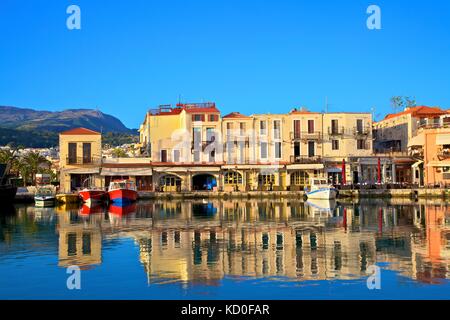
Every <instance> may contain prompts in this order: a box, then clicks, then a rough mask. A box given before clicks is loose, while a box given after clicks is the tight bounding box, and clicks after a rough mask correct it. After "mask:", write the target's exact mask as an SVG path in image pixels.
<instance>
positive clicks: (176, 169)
mask: <svg viewBox="0 0 450 320" xmlns="http://www.w3.org/2000/svg"><path fill="white" fill-rule="evenodd" d="M153 170H154V171H155V172H162V173H164V172H194V173H196V172H219V171H220V167H154V168H153Z"/></svg>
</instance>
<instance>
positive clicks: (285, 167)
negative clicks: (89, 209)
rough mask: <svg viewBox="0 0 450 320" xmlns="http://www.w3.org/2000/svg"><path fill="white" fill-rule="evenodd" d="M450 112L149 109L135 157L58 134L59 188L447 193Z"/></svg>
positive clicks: (78, 135) (77, 133) (88, 138)
mask: <svg viewBox="0 0 450 320" xmlns="http://www.w3.org/2000/svg"><path fill="white" fill-rule="evenodd" d="M449 124H450V114H449V112H448V111H446V110H443V109H440V108H437V107H427V106H417V107H410V108H406V109H405V110H404V111H402V112H399V113H396V114H390V115H387V116H386V117H385V119H383V120H381V121H379V122H373V119H372V114H371V113H358V112H334V113H318V112H310V111H307V110H305V109H299V110H297V109H294V110H292V111H291V112H289V113H286V114H255V115H244V114H241V113H239V112H232V113H230V114H227V115H224V116H222V115H221V112H220V110H219V109H218V108H217V106H216V104H215V103H192V104H181V103H180V104H177V105H174V106H172V105H164V106H160V107H158V108H157V109H154V110H149V111H148V112H147V113H146V114H145V117H144V121H143V123H142V124H141V126H140V129H139V134H140V143H139V145H138V146H137V147H138V148H137V149H136V150H134V149H133V152H132V154H130V153H129V155H128V157H126V158H125V157H124V158H120V157H119V158H113V157H111V156H110V154H106V153H105V152H104V151H102V147H101V146H102V137H101V134H100V133H99V132H95V131H92V130H88V129H84V128H77V129H73V130H69V131H66V132H62V133H61V134H60V146H59V150H60V188H61V191H62V192H71V191H74V190H77V189H79V188H82V187H83V184H84V183H86V181H89V182H90V183H93V184H94V185H95V186H97V187H101V188H105V187H107V186H108V185H109V182H110V181H112V180H115V179H131V180H134V181H135V182H136V184H137V186H138V189H139V190H140V191H149V192H197V191H219V192H220V191H224V192H230V191H289V190H291V191H298V190H303V189H304V188H305V187H306V186H308V185H309V183H310V178H312V177H326V178H327V179H328V180H329V181H330V183H333V184H335V185H337V186H341V187H347V186H351V187H360V188H363V187H371V186H377V185H383V186H388V187H390V188H396V187H397V188H398V187H408V186H416V187H421V186H426V187H431V186H432V187H439V186H441V187H442V186H445V185H446V184H447V183H449V182H450V125H449Z"/></svg>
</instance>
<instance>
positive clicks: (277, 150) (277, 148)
mask: <svg viewBox="0 0 450 320" xmlns="http://www.w3.org/2000/svg"><path fill="white" fill-rule="evenodd" d="M275 158H277V159H280V158H281V142H275Z"/></svg>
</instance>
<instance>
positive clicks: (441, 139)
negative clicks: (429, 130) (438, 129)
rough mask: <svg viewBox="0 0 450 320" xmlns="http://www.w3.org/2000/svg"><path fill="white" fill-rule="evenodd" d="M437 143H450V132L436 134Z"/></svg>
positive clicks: (440, 144)
mask: <svg viewBox="0 0 450 320" xmlns="http://www.w3.org/2000/svg"><path fill="white" fill-rule="evenodd" d="M436 144H437V145H438V146H443V145H445V144H450V134H449V133H446V134H438V135H437V136H436Z"/></svg>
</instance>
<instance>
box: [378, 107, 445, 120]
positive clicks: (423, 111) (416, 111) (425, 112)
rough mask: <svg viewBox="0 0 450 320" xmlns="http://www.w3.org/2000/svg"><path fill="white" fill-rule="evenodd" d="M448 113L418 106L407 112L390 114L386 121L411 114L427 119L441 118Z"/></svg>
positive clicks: (438, 109)
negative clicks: (432, 117) (428, 117)
mask: <svg viewBox="0 0 450 320" xmlns="http://www.w3.org/2000/svg"><path fill="white" fill-rule="evenodd" d="M445 113H446V111H444V110H442V109H441V108H439V107H427V106H417V107H411V108H408V109H407V110H405V111H402V112H398V113H393V114H388V115H387V116H386V117H385V118H384V120H387V119H392V118H395V117H399V116H402V115H405V114H411V115H412V116H413V117H426V116H440V115H443V114H445Z"/></svg>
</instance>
